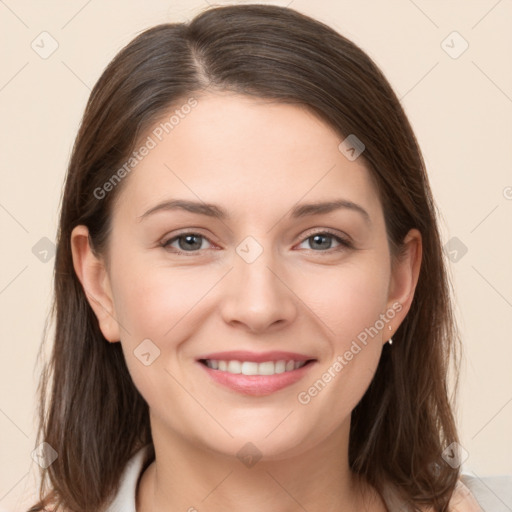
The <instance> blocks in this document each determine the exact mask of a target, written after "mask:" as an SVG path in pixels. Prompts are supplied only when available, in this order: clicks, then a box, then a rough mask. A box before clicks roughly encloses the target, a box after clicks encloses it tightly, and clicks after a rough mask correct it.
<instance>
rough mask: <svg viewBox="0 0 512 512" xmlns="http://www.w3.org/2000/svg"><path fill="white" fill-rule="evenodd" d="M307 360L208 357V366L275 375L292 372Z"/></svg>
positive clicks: (229, 370)
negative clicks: (263, 360)
mask: <svg viewBox="0 0 512 512" xmlns="http://www.w3.org/2000/svg"><path fill="white" fill-rule="evenodd" d="M305 364H306V361H291V360H290V361H285V360H280V361H265V362H263V363H255V362H253V361H243V362H240V361H236V360H232V361H221V360H215V359H206V366H208V368H212V369H213V370H220V371H223V372H228V373H234V374H239V373H242V374H243V375H274V374H276V373H284V372H291V371H292V370H297V369H298V368H302V367H303V366H304V365H305Z"/></svg>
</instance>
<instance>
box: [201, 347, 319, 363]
mask: <svg viewBox="0 0 512 512" xmlns="http://www.w3.org/2000/svg"><path fill="white" fill-rule="evenodd" d="M202 359H210V360H211V359H213V360H216V361H252V362H255V363H263V362H265V361H290V360H293V361H308V360H311V359H314V357H311V356H308V355H304V354H297V353H296V352H284V351H276V350H274V351H271V352H249V351H247V350H230V351H228V352H214V353H211V354H206V355H204V356H201V357H199V358H198V360H199V361H200V360H202Z"/></svg>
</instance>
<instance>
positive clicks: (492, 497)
mask: <svg viewBox="0 0 512 512" xmlns="http://www.w3.org/2000/svg"><path fill="white" fill-rule="evenodd" d="M148 448H149V445H147V446H145V447H143V448H141V449H140V450H139V451H138V452H137V453H135V454H134V455H133V457H132V458H131V459H130V460H129V461H128V463H127V465H126V467H125V469H124V471H123V474H122V476H121V483H120V487H119V491H118V493H117V494H116V496H115V498H114V500H113V501H112V503H111V505H110V506H109V508H108V509H107V511H106V512H136V509H135V493H136V490H137V484H138V481H139V478H140V476H141V472H142V467H143V465H144V461H145V458H146V453H147V450H148ZM461 480H462V482H463V483H464V485H465V486H466V487H467V488H468V489H469V490H470V491H471V494H472V495H473V496H474V497H475V499H476V501H477V502H478V504H479V505H480V507H481V508H482V510H483V511H485V512H512V475H511V476H498V477H485V478H480V477H477V476H474V475H469V474H463V475H462V476H461ZM386 502H387V505H388V508H389V509H390V510H391V511H394V510H400V509H401V510H405V509H403V508H401V507H400V505H398V506H397V504H395V503H396V502H395V501H394V499H393V498H391V497H386ZM455 510H459V509H458V508H456V509H455ZM460 510H461V511H463V510H465V509H464V508H463V507H461V508H460Z"/></svg>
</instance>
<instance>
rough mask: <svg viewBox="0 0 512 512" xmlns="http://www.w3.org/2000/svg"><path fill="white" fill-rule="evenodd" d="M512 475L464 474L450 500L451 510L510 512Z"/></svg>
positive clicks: (454, 511)
mask: <svg viewBox="0 0 512 512" xmlns="http://www.w3.org/2000/svg"><path fill="white" fill-rule="evenodd" d="M510 510H512V475H510V476H488V477H478V476H473V475H469V474H462V475H461V477H460V480H459V483H458V484H457V487H456V489H455V492H454V493H453V496H452V499H451V501H450V512H452V511H453V512H466V511H467V512H473V511H475V512H481V511H482V512H483V511H485V512H510Z"/></svg>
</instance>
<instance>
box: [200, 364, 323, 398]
mask: <svg viewBox="0 0 512 512" xmlns="http://www.w3.org/2000/svg"><path fill="white" fill-rule="evenodd" d="M198 364H199V365H200V366H201V367H202V368H203V369H204V370H205V371H206V372H207V373H208V375H210V377H211V378H212V379H213V380H214V381H215V382H218V383H219V384H222V385H223V386H226V387H228V388H230V389H232V390H233V391H236V392H237V393H241V394H243V395H253V396H263V395H270V394H272V393H274V392H276V391H279V390H280V389H283V388H285V387H287V386H291V385H292V384H295V383H296V382H297V381H299V380H300V379H302V377H304V375H305V374H306V373H307V372H308V371H309V369H310V368H311V367H312V366H313V364H314V361H310V362H309V363H307V364H306V365H304V366H302V367H301V368H298V369H297V370H292V371H289V372H283V373H275V374H274V375H244V374H242V373H229V372H224V371H221V370H214V369H212V368H208V366H206V365H205V364H203V363H201V362H199V361H198Z"/></svg>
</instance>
